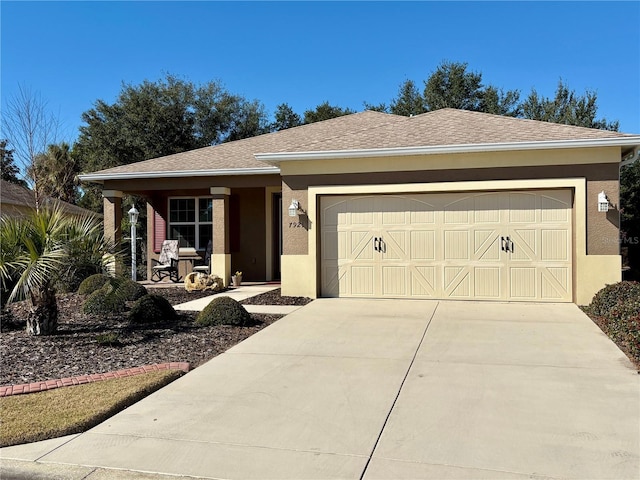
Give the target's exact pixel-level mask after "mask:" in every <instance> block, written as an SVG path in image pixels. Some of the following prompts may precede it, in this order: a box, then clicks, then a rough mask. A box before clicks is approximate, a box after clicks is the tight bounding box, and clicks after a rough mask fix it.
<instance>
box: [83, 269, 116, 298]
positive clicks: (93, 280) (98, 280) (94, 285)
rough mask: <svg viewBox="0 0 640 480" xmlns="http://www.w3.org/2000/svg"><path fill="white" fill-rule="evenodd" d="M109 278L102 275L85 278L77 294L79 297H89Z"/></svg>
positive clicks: (97, 274)
mask: <svg viewBox="0 0 640 480" xmlns="http://www.w3.org/2000/svg"><path fill="white" fill-rule="evenodd" d="M110 278H111V277H109V276H108V275H105V274H103V273H96V274H95V275H91V276H90V277H87V278H85V279H84V280H83V281H82V283H80V286H79V287H78V293H79V294H80V295H89V294H91V293H93V292H95V291H96V290H98V289H100V288H102V287H103V286H104V284H105V283H107V282H108V281H109V280H110Z"/></svg>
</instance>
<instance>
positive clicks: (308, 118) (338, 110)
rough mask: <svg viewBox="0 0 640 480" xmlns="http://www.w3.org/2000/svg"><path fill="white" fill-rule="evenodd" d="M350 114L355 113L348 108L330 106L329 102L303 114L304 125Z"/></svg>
mask: <svg viewBox="0 0 640 480" xmlns="http://www.w3.org/2000/svg"><path fill="white" fill-rule="evenodd" d="M351 113H356V112H355V111H354V110H351V109H350V108H342V107H339V106H337V105H331V104H330V103H329V102H323V103H321V104H319V105H318V106H316V108H314V109H312V110H306V111H305V112H304V123H315V122H321V121H323V120H329V119H331V118H336V117H341V116H343V115H349V114H351Z"/></svg>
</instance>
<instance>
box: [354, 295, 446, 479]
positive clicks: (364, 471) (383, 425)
mask: <svg viewBox="0 0 640 480" xmlns="http://www.w3.org/2000/svg"><path fill="white" fill-rule="evenodd" d="M439 306H440V302H438V303H436V306H435V308H434V309H433V312H431V317H429V321H428V322H427V325H426V326H425V327H424V331H423V332H422V337H421V338H420V341H419V342H418V346H417V347H416V351H415V352H414V353H413V357H411V362H410V363H409V367H408V368H407V371H406V372H405V374H404V378H403V379H402V382H401V383H400V388H398V393H397V394H396V397H395V398H394V399H393V403H392V404H391V408H390V409H389V412H388V413H387V416H386V418H385V419H384V423H383V424H382V428H381V429H380V433H379V434H378V438H376V442H375V443H374V444H373V448H372V449H371V454H370V455H369V458H368V459H367V463H365V465H364V468H363V469H362V473H361V474H360V479H359V480H363V479H364V476H365V474H366V473H367V469H368V468H369V464H370V463H371V459H372V458H373V454H374V453H375V452H376V448H378V444H379V443H380V439H381V438H382V433H383V432H384V429H385V428H386V427H387V422H389V417H391V413H392V412H393V409H394V408H395V406H396V403H397V402H398V398H400V393H401V392H402V388H403V387H404V384H405V382H406V381H407V377H408V376H409V372H410V371H411V367H413V364H414V362H415V361H416V357H417V356H418V351H419V350H420V347H421V346H422V342H424V337H426V336H427V330H429V326H430V325H431V321H432V320H433V317H435V315H436V311H437V310H438V307H439Z"/></svg>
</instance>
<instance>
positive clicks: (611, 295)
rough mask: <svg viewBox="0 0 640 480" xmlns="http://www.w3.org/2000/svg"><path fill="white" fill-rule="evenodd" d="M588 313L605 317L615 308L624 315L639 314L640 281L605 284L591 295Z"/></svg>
mask: <svg viewBox="0 0 640 480" xmlns="http://www.w3.org/2000/svg"><path fill="white" fill-rule="evenodd" d="M587 308H588V311H589V313H592V314H593V315H599V316H603V317H606V316H608V315H610V314H612V313H613V312H614V311H615V310H618V311H619V312H621V310H623V311H624V312H625V313H624V315H633V314H634V313H635V314H636V315H637V314H640V282H619V283H614V284H612V285H607V286H606V287H604V288H603V289H602V290H600V291H599V292H598V293H596V294H595V295H594V297H593V300H592V301H591V303H590V304H589V306H588V307H587Z"/></svg>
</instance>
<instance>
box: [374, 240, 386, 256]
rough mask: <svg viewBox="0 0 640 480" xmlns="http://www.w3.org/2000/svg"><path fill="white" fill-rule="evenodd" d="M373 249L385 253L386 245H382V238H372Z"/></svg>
mask: <svg viewBox="0 0 640 480" xmlns="http://www.w3.org/2000/svg"><path fill="white" fill-rule="evenodd" d="M373 249H374V250H375V251H376V252H380V253H385V252H386V251H387V244H386V243H384V240H383V239H382V237H373Z"/></svg>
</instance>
